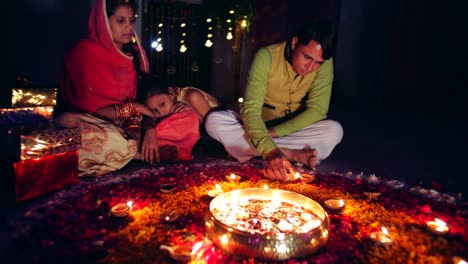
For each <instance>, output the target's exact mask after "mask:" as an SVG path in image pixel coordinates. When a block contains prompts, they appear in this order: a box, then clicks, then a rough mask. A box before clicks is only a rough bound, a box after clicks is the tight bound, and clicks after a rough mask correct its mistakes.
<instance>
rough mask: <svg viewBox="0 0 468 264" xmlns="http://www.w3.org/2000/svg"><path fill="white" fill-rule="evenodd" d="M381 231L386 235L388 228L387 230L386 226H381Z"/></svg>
mask: <svg viewBox="0 0 468 264" xmlns="http://www.w3.org/2000/svg"><path fill="white" fill-rule="evenodd" d="M382 233H384V234H386V235H388V230H387V228H385V227H382Z"/></svg>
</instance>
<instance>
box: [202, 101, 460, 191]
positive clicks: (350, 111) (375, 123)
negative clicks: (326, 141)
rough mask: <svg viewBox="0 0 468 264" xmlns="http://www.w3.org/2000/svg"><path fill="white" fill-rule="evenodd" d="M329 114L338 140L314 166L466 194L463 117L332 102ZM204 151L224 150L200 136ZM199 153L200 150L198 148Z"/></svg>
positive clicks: (215, 152) (215, 151)
mask: <svg viewBox="0 0 468 264" xmlns="http://www.w3.org/2000/svg"><path fill="white" fill-rule="evenodd" d="M328 117H329V118H330V119H333V120H336V121H338V122H340V123H341V125H342V126H343V129H344V137H343V140H342V142H341V143H340V144H339V145H338V146H337V147H336V148H335V150H334V152H333V153H332V154H331V156H330V157H329V158H328V159H326V160H324V161H323V162H322V163H321V165H320V166H319V167H318V169H319V170H320V171H324V172H330V171H336V172H343V173H344V172H347V171H352V172H353V173H361V172H363V173H364V174H365V175H371V174H375V175H376V176H380V177H384V178H389V179H398V180H401V181H404V182H406V183H408V184H410V185H415V184H418V185H421V186H422V187H424V188H427V189H431V188H433V189H436V190H438V191H441V192H446V193H453V194H457V195H458V194H459V193H460V194H462V197H463V198H464V200H466V199H467V197H468V188H467V186H468V173H467V172H466V170H465V168H464V164H466V163H465V162H466V158H467V157H468V155H466V154H465V150H468V140H467V139H468V123H467V122H465V121H462V120H456V119H455V120H450V119H449V118H435V117H429V116H426V115H423V114H405V115H403V114H399V113H388V112H383V111H379V110H376V111H371V110H357V109H356V108H355V107H354V108H353V107H346V108H344V107H332V108H331V111H330V113H329V115H328ZM201 144H207V145H209V146H210V147H204V149H203V150H204V152H205V154H206V152H207V149H208V152H210V151H211V154H215V155H218V153H219V154H221V155H225V153H224V151H223V149H222V147H220V146H219V145H216V143H215V142H211V141H210V140H207V139H204V141H203V140H202V142H201ZM198 155H203V154H201V153H199V154H197V153H196V156H198Z"/></svg>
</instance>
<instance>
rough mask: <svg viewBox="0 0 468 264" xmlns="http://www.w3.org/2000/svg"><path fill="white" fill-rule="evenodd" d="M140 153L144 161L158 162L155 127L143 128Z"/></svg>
mask: <svg viewBox="0 0 468 264" xmlns="http://www.w3.org/2000/svg"><path fill="white" fill-rule="evenodd" d="M141 154H142V155H143V159H144V160H145V161H146V162H149V163H153V162H154V161H156V162H159V144H158V136H157V135H156V128H148V129H146V130H145V136H144V137H143V144H142V146H141Z"/></svg>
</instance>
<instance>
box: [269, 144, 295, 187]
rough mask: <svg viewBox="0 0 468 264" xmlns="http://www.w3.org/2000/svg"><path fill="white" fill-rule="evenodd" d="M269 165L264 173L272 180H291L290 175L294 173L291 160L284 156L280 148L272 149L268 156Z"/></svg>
mask: <svg viewBox="0 0 468 264" xmlns="http://www.w3.org/2000/svg"><path fill="white" fill-rule="evenodd" d="M266 161H267V167H266V168H265V169H264V171H263V173H264V174H265V177H267V178H269V179H272V180H281V181H289V180H292V179H290V178H289V176H288V174H289V175H294V169H293V167H292V165H291V162H289V160H288V159H287V158H286V157H285V156H284V154H283V153H282V152H281V150H280V149H279V148H276V149H274V150H272V151H271V152H270V153H269V154H268V156H267V157H266Z"/></svg>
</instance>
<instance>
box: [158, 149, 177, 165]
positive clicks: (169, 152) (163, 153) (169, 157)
mask: <svg viewBox="0 0 468 264" xmlns="http://www.w3.org/2000/svg"><path fill="white" fill-rule="evenodd" d="M178 157H179V151H178V150H177V147H176V146H172V145H165V146H161V147H159V160H161V161H176V160H177V158H178Z"/></svg>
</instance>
